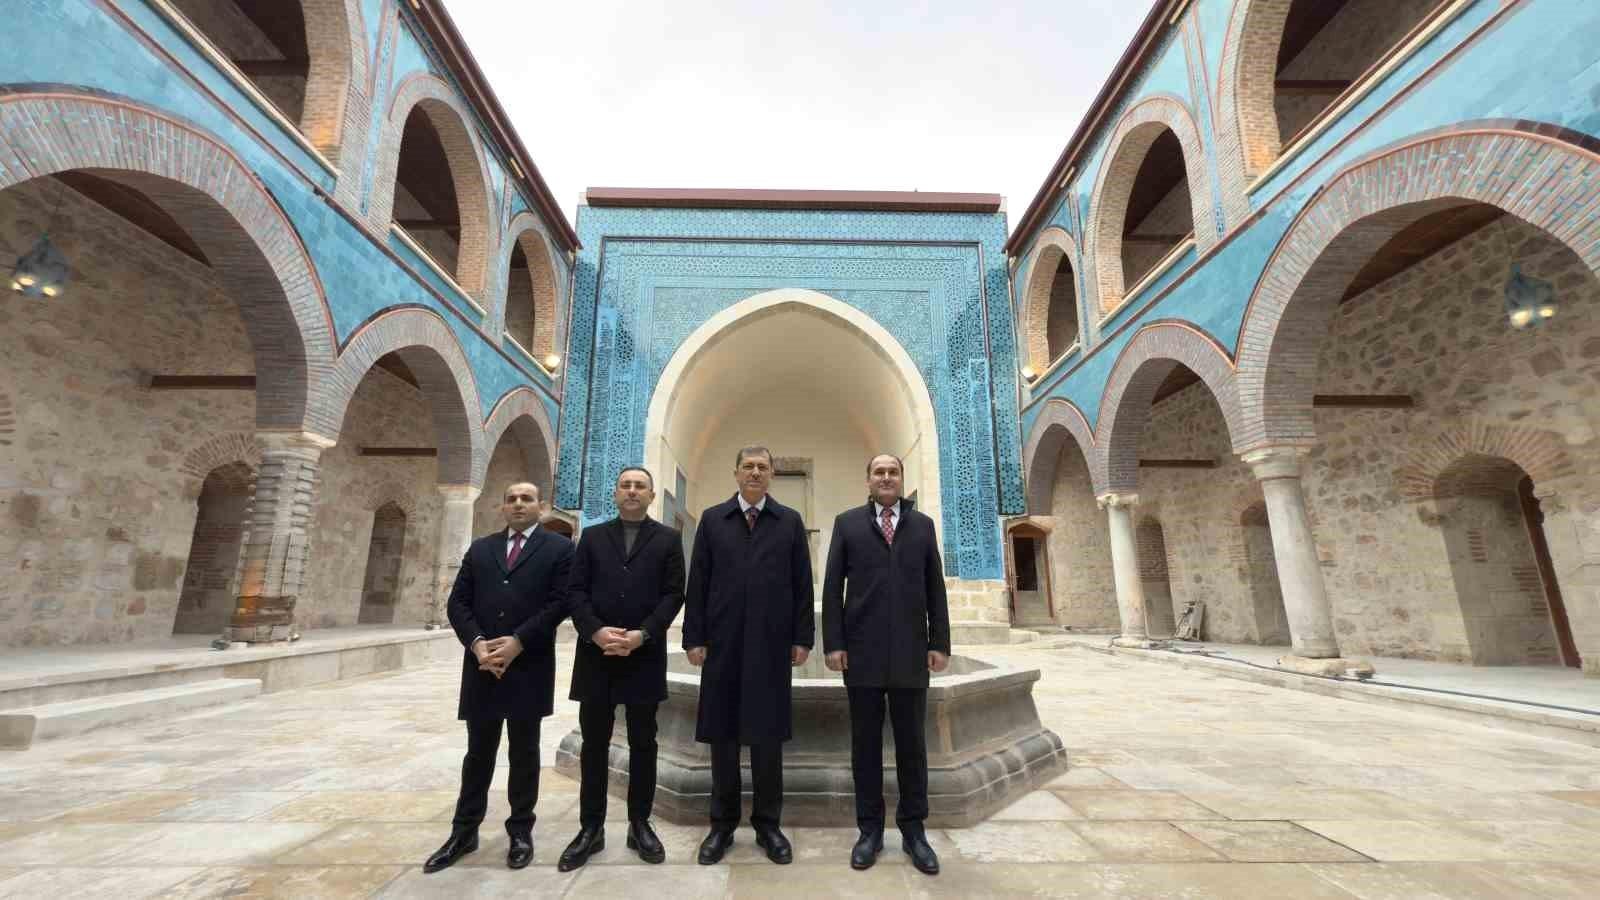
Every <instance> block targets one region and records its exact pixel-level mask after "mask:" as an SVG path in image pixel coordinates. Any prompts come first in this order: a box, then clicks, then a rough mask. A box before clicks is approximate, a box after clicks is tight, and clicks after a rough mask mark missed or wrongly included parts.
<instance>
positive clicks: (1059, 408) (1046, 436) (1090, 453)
mask: <svg viewBox="0 0 1600 900" xmlns="http://www.w3.org/2000/svg"><path fill="white" fill-rule="evenodd" d="M1068 440H1072V441H1075V442H1077V445H1078V450H1079V451H1080V452H1081V453H1082V454H1083V457H1084V459H1086V460H1087V459H1093V458H1094V455H1095V443H1094V432H1093V431H1092V430H1091V429H1090V428H1089V422H1088V420H1087V419H1085V418H1084V417H1083V413H1082V412H1081V411H1080V410H1079V409H1078V408H1077V407H1076V406H1074V405H1072V403H1071V402H1069V401H1067V400H1062V399H1061V398H1059V397H1052V398H1050V399H1049V400H1046V401H1045V404H1044V410H1043V411H1042V412H1041V413H1039V418H1038V419H1035V420H1034V423H1033V428H1032V429H1031V430H1030V431H1029V432H1028V443H1027V444H1026V445H1025V446H1024V447H1023V449H1022V470H1023V471H1024V472H1025V473H1027V479H1026V482H1027V494H1028V512H1029V513H1030V514H1032V515H1036V516H1047V515H1050V514H1051V510H1050V503H1051V500H1050V498H1051V494H1052V493H1053V492H1054V491H1055V482H1056V461H1057V460H1058V459H1059V458H1060V457H1061V448H1062V447H1063V446H1064V445H1065V443H1066V442H1067V441H1068ZM1093 471H1094V470H1093V467H1092V466H1091V467H1090V472H1091V474H1092V473H1093ZM1092 487H1093V490H1094V493H1095V494H1096V495H1098V494H1100V493H1103V490H1102V486H1101V485H1100V484H1099V483H1098V482H1095V483H1093V484H1092Z"/></svg>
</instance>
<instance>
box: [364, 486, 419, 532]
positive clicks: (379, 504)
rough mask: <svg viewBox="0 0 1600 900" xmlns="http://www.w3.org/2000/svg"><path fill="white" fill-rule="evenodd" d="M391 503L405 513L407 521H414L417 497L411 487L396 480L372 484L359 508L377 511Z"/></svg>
mask: <svg viewBox="0 0 1600 900" xmlns="http://www.w3.org/2000/svg"><path fill="white" fill-rule="evenodd" d="M389 505H393V506H394V507H395V508H396V509H398V510H400V512H402V513H404V514H405V517H406V521H407V522H414V521H416V517H417V498H416V494H415V493H414V492H413V490H412V489H411V488H408V487H406V486H405V485H403V484H401V483H400V482H398V481H382V482H379V483H378V484H375V485H373V486H372V487H371V488H369V489H368V490H367V492H366V497H365V499H364V500H363V501H362V504H361V508H362V509H364V510H366V511H368V512H377V511H378V510H380V509H382V508H383V507H385V506H389Z"/></svg>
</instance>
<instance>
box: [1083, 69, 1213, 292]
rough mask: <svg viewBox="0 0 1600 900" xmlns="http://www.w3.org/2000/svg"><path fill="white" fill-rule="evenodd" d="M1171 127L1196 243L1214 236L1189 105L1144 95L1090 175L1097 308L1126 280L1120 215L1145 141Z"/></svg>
mask: <svg viewBox="0 0 1600 900" xmlns="http://www.w3.org/2000/svg"><path fill="white" fill-rule="evenodd" d="M1162 131H1171V132H1172V133H1173V134H1175V135H1177V137H1178V144H1179V145H1180V146H1181V147H1182V148H1183V165H1184V170H1185V173H1186V176H1187V178H1188V181H1189V207H1190V211H1191V212H1192V214H1193V217H1194V235H1195V243H1196V245H1197V246H1198V247H1199V248H1200V249H1201V250H1205V249H1207V248H1209V247H1210V246H1211V245H1212V244H1214V243H1216V241H1217V229H1216V228H1215V226H1212V225H1209V224H1207V223H1208V222H1209V221H1210V219H1209V214H1210V212H1211V196H1210V192H1209V189H1208V187H1207V185H1209V184H1210V180H1209V179H1208V178H1207V177H1206V162H1205V160H1206V157H1205V147H1204V145H1203V144H1202V143H1201V141H1200V130H1199V129H1198V128H1196V127H1195V124H1194V117H1193V116H1191V115H1190V114H1189V109H1188V107H1186V106H1184V105H1183V103H1181V102H1179V101H1178V100H1177V99H1176V98H1174V97H1171V96H1167V95H1156V96H1153V97H1147V98H1145V99H1144V100H1141V101H1140V102H1139V103H1138V104H1136V105H1135V106H1134V107H1133V108H1132V109H1129V110H1128V111H1127V112H1126V113H1125V114H1124V115H1123V117H1122V120H1121V121H1119V122H1118V123H1117V127H1116V129H1115V130H1114V131H1112V133H1111V138H1110V139H1109V140H1108V141H1107V142H1106V146H1107V147H1108V148H1109V149H1108V150H1107V152H1106V157H1105V162H1104V163H1102V164H1101V166H1100V173H1099V175H1097V176H1096V177H1095V187H1094V194H1093V200H1092V201H1091V202H1090V206H1089V227H1088V229H1087V230H1088V236H1087V241H1088V243H1089V245H1090V252H1091V253H1093V254H1094V260H1095V263H1094V268H1095V282H1096V284H1097V285H1098V287H1099V290H1098V292H1097V296H1098V297H1099V298H1100V312H1101V313H1105V312H1108V311H1109V310H1111V309H1112V308H1113V307H1115V306H1116V305H1117V304H1118V303H1121V302H1122V298H1123V296H1124V294H1125V292H1126V291H1127V288H1128V286H1127V285H1126V284H1125V283H1124V281H1123V273H1122V230H1123V226H1124V222H1123V220H1124V219H1125V218H1126V217H1127V214H1128V200H1129V198H1130V197H1131V196H1132V193H1133V182H1134V179H1135V178H1136V177H1137V176H1138V174H1139V167H1140V165H1142V164H1143V163H1144V158H1145V154H1146V153H1148V152H1149V150H1150V145H1151V144H1154V143H1155V141H1156V138H1158V137H1160V136H1161V133H1162Z"/></svg>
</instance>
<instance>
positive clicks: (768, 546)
mask: <svg viewBox="0 0 1600 900" xmlns="http://www.w3.org/2000/svg"><path fill="white" fill-rule="evenodd" d="M733 477H734V480H735V482H736V483H737V484H738V486H739V493H737V494H735V495H734V497H733V498H732V499H730V500H728V501H727V502H725V503H719V504H717V505H716V506H713V507H711V508H710V509H708V510H706V511H705V512H704V513H702V514H701V516H700V525H699V527H698V528H697V529H696V530H695V535H694V553H693V562H692V563H691V564H690V566H689V589H688V592H687V594H686V597H685V603H686V606H687V611H686V612H685V614H684V618H683V648H684V650H685V651H686V653H687V655H688V657H689V662H690V663H692V664H693V665H696V666H703V668H704V673H703V674H702V676H701V678H700V707H699V710H698V712H697V715H696V720H695V730H694V732H695V733H694V737H695V740H697V741H699V742H701V743H704V744H710V745H711V832H710V834H707V835H706V839H705V840H704V841H702V842H701V843H700V852H699V856H698V859H699V862H700V864H701V865H712V864H713V863H716V862H718V861H719V860H721V859H722V856H723V854H724V853H726V852H727V851H728V848H729V847H731V846H733V832H734V829H735V828H738V827H739V819H740V782H741V779H740V777H739V746H740V745H741V744H746V745H749V747H750V780H751V782H752V783H753V785H754V789H755V790H754V793H755V802H754V809H753V810H752V811H751V814H750V824H751V826H753V827H754V828H755V832H756V846H758V847H760V848H762V849H763V850H765V851H767V858H768V859H770V860H772V861H773V862H775V863H779V864H780V865H781V864H786V863H789V862H792V861H793V860H794V850H793V848H792V847H791V846H790V844H789V839H788V838H786V837H784V835H783V832H782V831H781V830H779V828H778V820H779V817H780V815H781V813H782V812H783V742H784V741H787V740H789V738H791V737H792V736H793V732H792V727H791V726H792V722H791V717H790V703H789V700H790V696H789V690H790V680H791V677H792V675H791V667H792V666H798V665H801V664H803V663H804V662H805V661H806V656H807V655H809V654H810V652H811V645H812V643H813V637H812V630H813V628H815V624H816V623H815V618H814V617H813V615H812V612H811V604H812V593H811V547H810V543H809V542H808V540H807V537H806V525H805V522H803V521H802V520H801V518H800V514H799V513H797V512H795V511H794V510H792V509H789V508H788V507H786V506H783V505H782V504H780V503H778V501H776V500H774V499H773V498H772V497H771V496H770V495H768V494H767V488H768V486H769V485H770V484H771V483H772V453H771V451H769V450H767V448H765V447H745V448H743V449H741V450H740V451H739V452H738V454H737V455H736V456H735V458H734V470H733Z"/></svg>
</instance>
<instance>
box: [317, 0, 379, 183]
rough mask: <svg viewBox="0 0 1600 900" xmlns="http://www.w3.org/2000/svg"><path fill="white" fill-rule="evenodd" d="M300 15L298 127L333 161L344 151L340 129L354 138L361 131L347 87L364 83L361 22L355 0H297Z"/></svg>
mask: <svg viewBox="0 0 1600 900" xmlns="http://www.w3.org/2000/svg"><path fill="white" fill-rule="evenodd" d="M300 9H301V12H302V14H303V15H304V17H305V25H306V53H307V55H308V56H309V57H310V62H309V65H308V66H307V68H306V99H305V107H304V109H302V110H301V113H300V130H301V131H302V132H303V133H304V134H305V136H306V138H307V139H308V140H310V141H311V145H312V146H314V147H316V148H317V150H318V151H319V152H320V153H322V155H323V156H326V157H327V158H328V159H329V160H331V161H332V162H333V163H335V164H338V163H339V162H340V161H341V157H342V156H343V153H344V143H345V141H344V138H345V135H347V134H348V135H354V136H355V137H356V140H357V141H358V142H359V141H360V140H362V139H363V138H365V136H366V133H365V132H364V131H362V130H360V129H359V123H360V121H361V120H360V118H359V117H358V116H355V115H354V114H355V113H356V112H357V110H355V109H352V108H351V107H352V104H357V103H359V102H360V98H359V97H353V96H352V95H351V92H352V91H353V90H358V87H357V86H358V85H363V84H365V83H366V71H367V53H366V28H365V26H364V24H363V22H362V17H361V3H360V0H300Z"/></svg>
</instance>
